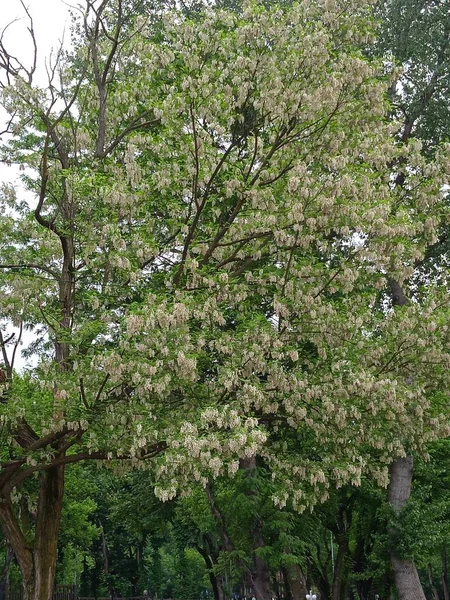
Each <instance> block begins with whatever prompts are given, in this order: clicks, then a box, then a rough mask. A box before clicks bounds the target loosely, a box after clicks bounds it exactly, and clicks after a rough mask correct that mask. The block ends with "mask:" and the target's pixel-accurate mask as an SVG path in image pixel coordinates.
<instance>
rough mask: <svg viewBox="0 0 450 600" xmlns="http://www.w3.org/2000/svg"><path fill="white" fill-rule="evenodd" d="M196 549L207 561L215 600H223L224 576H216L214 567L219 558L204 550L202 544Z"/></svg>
mask: <svg viewBox="0 0 450 600" xmlns="http://www.w3.org/2000/svg"><path fill="white" fill-rule="evenodd" d="M195 548H196V550H197V552H198V553H199V554H201V556H202V557H203V560H204V561H205V565H206V568H207V569H208V577H209V581H210V583H211V587H212V591H213V596H214V600H223V599H224V591H223V577H222V575H216V574H215V573H214V566H215V563H217V557H213V556H212V555H211V554H210V553H209V552H208V551H207V550H206V548H203V547H202V546H201V545H200V544H196V545H195Z"/></svg>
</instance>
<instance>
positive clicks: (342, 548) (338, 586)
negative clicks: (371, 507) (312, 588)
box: [331, 535, 348, 600]
mask: <svg viewBox="0 0 450 600" xmlns="http://www.w3.org/2000/svg"><path fill="white" fill-rule="evenodd" d="M347 554H348V538H347V536H346V535H343V536H342V537H341V539H339V541H338V551H337V555H336V564H335V567H334V574H333V584H332V588H331V600H341V598H342V589H343V584H344V581H343V580H344V571H345V559H346V557H347Z"/></svg>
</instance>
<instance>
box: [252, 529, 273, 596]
mask: <svg viewBox="0 0 450 600" xmlns="http://www.w3.org/2000/svg"><path fill="white" fill-rule="evenodd" d="M261 525H262V524H261V523H260V522H259V521H258V523H257V524H256V526H255V528H254V530H253V548H254V551H255V552H254V559H253V564H254V567H253V569H251V572H250V579H251V583H252V586H253V590H254V592H255V596H256V600H271V598H272V589H271V585H270V571H269V565H268V564H267V562H266V560H265V559H264V558H263V557H262V556H260V555H259V554H258V552H257V551H258V549H259V548H264V545H265V544H264V539H263V537H262V534H261Z"/></svg>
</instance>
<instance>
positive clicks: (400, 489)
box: [388, 456, 426, 600]
mask: <svg viewBox="0 0 450 600" xmlns="http://www.w3.org/2000/svg"><path fill="white" fill-rule="evenodd" d="M412 474H413V458H412V456H406V457H405V458H397V459H396V460H395V461H394V462H393V463H392V465H391V469H390V476H391V477H390V483H389V488H388V499H389V503H390V504H391V506H392V508H393V509H394V511H395V513H396V514H397V515H399V514H400V513H401V511H402V510H403V509H404V508H405V506H406V504H407V503H408V500H409V497H410V495H411V484H412ZM391 564H392V569H393V571H394V579H395V585H396V587H397V592H398V597H399V600H426V598H425V594H424V592H423V589H422V585H421V583H420V579H419V575H418V573H417V569H416V565H415V564H414V561H412V560H409V559H401V558H398V557H397V556H396V553H395V548H394V549H393V550H392V551H391Z"/></svg>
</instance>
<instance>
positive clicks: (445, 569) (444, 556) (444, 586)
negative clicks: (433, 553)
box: [442, 548, 450, 600]
mask: <svg viewBox="0 0 450 600" xmlns="http://www.w3.org/2000/svg"><path fill="white" fill-rule="evenodd" d="M442 590H443V592H444V600H450V594H449V590H448V567H447V549H446V548H444V549H443V550H442Z"/></svg>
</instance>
